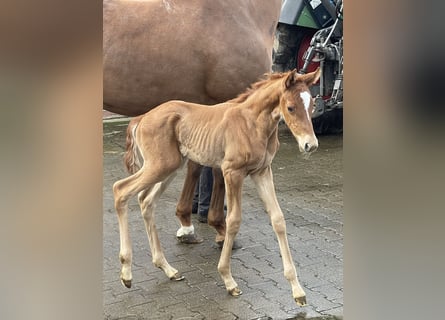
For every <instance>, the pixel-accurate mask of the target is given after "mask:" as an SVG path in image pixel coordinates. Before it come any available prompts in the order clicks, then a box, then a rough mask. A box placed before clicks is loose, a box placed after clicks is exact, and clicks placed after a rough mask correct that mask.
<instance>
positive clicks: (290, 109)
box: [287, 107, 295, 113]
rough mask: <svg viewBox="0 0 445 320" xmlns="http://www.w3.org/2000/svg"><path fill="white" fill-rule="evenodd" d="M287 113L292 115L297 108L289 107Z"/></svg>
mask: <svg viewBox="0 0 445 320" xmlns="http://www.w3.org/2000/svg"><path fill="white" fill-rule="evenodd" d="M287 111H289V112H290V113H292V112H294V111H295V107H287Z"/></svg>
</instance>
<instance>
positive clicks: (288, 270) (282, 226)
mask: <svg viewBox="0 0 445 320" xmlns="http://www.w3.org/2000/svg"><path fill="white" fill-rule="evenodd" d="M252 180H253V181H254V183H255V185H256V188H257V190H258V194H259V196H260V197H261V200H262V201H263V203H264V206H265V208H266V211H267V213H268V214H269V216H270V220H271V222H272V227H273V230H274V231H275V234H276V235H277V239H278V244H279V246H280V253H281V257H282V260H283V268H284V276H285V278H286V279H287V280H288V281H289V282H290V285H291V287H292V296H293V297H294V299H295V302H296V303H297V304H298V305H301V306H304V305H306V294H305V293H304V290H303V288H302V287H301V285H300V283H299V282H298V278H297V271H296V269H295V265H294V262H293V261H292V256H291V253H290V250H289V243H288V241H287V235H286V221H285V220H284V216H283V212H282V211H281V208H280V205H279V204H278V200H277V197H276V194H275V188H274V184H273V176H272V169H271V168H270V166H269V167H267V168H266V169H264V170H262V171H260V172H257V173H255V174H252Z"/></svg>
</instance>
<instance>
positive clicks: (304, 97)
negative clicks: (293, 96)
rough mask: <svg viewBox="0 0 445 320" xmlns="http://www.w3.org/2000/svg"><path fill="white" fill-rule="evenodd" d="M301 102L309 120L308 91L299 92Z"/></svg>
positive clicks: (309, 99)
mask: <svg viewBox="0 0 445 320" xmlns="http://www.w3.org/2000/svg"><path fill="white" fill-rule="evenodd" d="M300 97H301V100H303V104H304V109H305V110H306V114H307V118H308V119H309V120H311V116H310V115H309V106H310V105H311V94H310V93H309V92H308V91H303V92H300Z"/></svg>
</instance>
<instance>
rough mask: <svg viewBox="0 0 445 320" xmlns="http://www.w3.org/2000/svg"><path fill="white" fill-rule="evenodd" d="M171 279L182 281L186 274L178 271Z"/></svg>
mask: <svg viewBox="0 0 445 320" xmlns="http://www.w3.org/2000/svg"><path fill="white" fill-rule="evenodd" d="M170 280H173V281H181V280H184V276H183V275H181V274H180V273H179V272H178V273H175V275H174V276H173V277H170Z"/></svg>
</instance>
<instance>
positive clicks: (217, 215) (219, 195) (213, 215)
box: [207, 168, 226, 246]
mask: <svg viewBox="0 0 445 320" xmlns="http://www.w3.org/2000/svg"><path fill="white" fill-rule="evenodd" d="M224 187H225V185H224V177H223V175H222V172H221V169H217V168H214V169H213V189H212V199H211V201H210V208H209V214H208V217H207V219H208V224H209V225H211V226H212V227H214V228H215V229H216V232H217V235H216V238H215V241H216V243H217V244H219V245H220V246H222V244H223V242H224V238H225V236H226V223H225V219H224V195H225V189H224Z"/></svg>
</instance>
